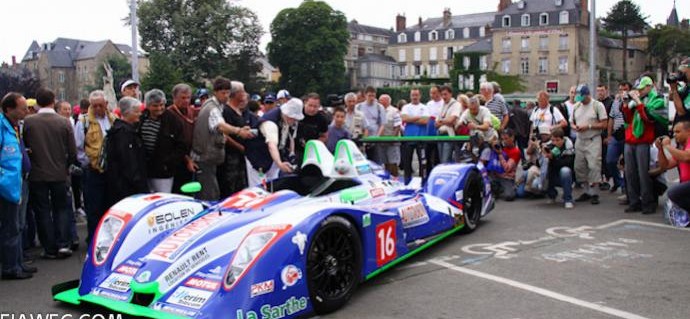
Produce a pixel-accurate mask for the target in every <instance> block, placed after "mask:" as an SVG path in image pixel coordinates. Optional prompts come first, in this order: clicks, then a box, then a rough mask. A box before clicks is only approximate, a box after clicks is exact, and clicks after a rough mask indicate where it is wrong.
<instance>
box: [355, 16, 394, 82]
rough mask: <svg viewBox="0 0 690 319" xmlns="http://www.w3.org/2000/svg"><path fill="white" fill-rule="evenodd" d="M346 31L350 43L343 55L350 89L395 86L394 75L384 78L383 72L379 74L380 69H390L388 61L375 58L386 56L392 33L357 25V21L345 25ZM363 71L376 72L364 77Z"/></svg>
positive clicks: (386, 30)
mask: <svg viewBox="0 0 690 319" xmlns="http://www.w3.org/2000/svg"><path fill="white" fill-rule="evenodd" d="M347 30H348V32H350V41H349V45H348V52H347V54H346V55H345V68H346V70H347V71H346V72H347V78H348V80H349V84H350V87H351V88H356V87H365V86H368V85H374V86H376V85H375V84H374V83H382V84H386V83H388V85H395V84H394V83H396V82H395V80H396V79H397V78H394V77H392V76H393V75H394V74H392V73H391V76H390V77H388V78H386V77H385V76H384V73H383V72H379V71H380V69H383V68H390V61H387V60H386V59H381V58H377V56H381V55H385V54H386V52H387V49H388V42H389V39H390V37H391V36H392V35H393V31H392V30H388V29H383V28H377V27H372V26H368V25H363V24H359V23H358V22H357V20H352V21H350V22H349V23H348V24H347ZM365 56H367V57H365ZM362 65H364V66H362ZM363 69H364V70H367V73H371V72H372V70H378V71H376V73H377V75H376V76H373V77H370V76H368V75H364V74H362V73H361V70H363ZM371 74H373V73H371ZM395 75H397V73H396V74H395ZM370 78H371V80H370ZM374 78H375V79H374ZM380 86H383V85H380Z"/></svg>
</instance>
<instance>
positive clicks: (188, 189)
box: [180, 182, 201, 194]
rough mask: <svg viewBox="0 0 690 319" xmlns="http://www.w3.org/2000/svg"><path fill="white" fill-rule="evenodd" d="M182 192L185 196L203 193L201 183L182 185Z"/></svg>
mask: <svg viewBox="0 0 690 319" xmlns="http://www.w3.org/2000/svg"><path fill="white" fill-rule="evenodd" d="M180 190H181V191H182V192H183V193H185V194H194V193H198V192H200V191H201V183H199V182H189V183H187V184H184V185H182V187H180Z"/></svg>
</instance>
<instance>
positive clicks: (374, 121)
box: [355, 86, 386, 164]
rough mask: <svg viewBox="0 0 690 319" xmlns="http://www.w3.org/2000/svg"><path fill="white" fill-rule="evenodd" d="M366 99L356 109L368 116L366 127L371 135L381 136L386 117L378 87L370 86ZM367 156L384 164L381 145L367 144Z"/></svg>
mask: <svg viewBox="0 0 690 319" xmlns="http://www.w3.org/2000/svg"><path fill="white" fill-rule="evenodd" d="M364 96H365V97H366V100H364V102H362V103H359V104H357V106H356V107H355V110H357V111H360V112H362V114H364V118H366V129H367V131H368V133H369V136H380V135H381V132H382V131H383V122H384V117H385V112H386V111H385V110H384V108H383V105H381V104H379V102H378V101H377V100H376V89H374V88H373V87H371V86H369V87H367V88H366V90H365V92H364ZM366 151H367V152H366V153H367V158H368V159H369V160H371V161H374V162H376V163H379V164H382V163H383V162H382V159H383V155H382V148H381V145H375V144H374V145H367V150H366Z"/></svg>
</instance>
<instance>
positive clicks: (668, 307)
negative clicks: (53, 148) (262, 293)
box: [0, 193, 690, 319]
mask: <svg viewBox="0 0 690 319" xmlns="http://www.w3.org/2000/svg"><path fill="white" fill-rule="evenodd" d="M576 195H579V194H578V193H576ZM623 208H624V206H620V205H618V204H617V202H616V200H615V196H614V195H609V194H605V195H603V198H602V203H601V204H600V205H597V206H594V205H591V204H589V203H584V204H581V203H576V208H575V209H574V210H565V209H563V208H562V204H560V205H547V204H546V203H545V200H521V201H516V202H512V203H506V202H499V203H498V204H497V207H496V209H495V210H494V211H493V212H492V213H491V214H489V215H488V216H487V217H486V218H485V219H484V220H483V222H482V223H481V224H480V227H479V229H478V230H477V231H475V232H474V233H472V234H468V235H458V236H452V237H451V238H449V239H447V240H446V241H444V242H442V243H440V244H439V245H437V246H436V247H432V248H431V249H429V250H428V251H426V252H423V253H421V254H420V255H418V256H416V257H414V258H412V259H410V260H408V261H406V262H404V263H402V264H401V265H399V266H398V267H396V268H393V269H392V270H391V271H389V272H387V273H384V274H381V275H380V276H378V277H375V278H373V279H372V280H370V281H368V282H365V283H363V284H362V285H361V286H360V287H359V290H358V291H357V292H356V293H355V295H354V297H353V298H352V300H350V302H349V303H348V305H346V306H345V307H344V308H343V309H341V310H339V311H337V312H335V313H333V314H330V315H326V316H321V318H329V319H335V318H508V319H511V318H630V319H632V318H688V317H690V287H688V284H690V272H689V271H688V269H690V245H689V243H690V231H688V230H685V229H676V228H672V227H668V226H665V225H664V219H663V213H662V209H661V208H660V209H659V210H658V211H657V213H656V214H653V215H641V214H639V213H637V214H625V213H623ZM34 253H36V254H37V253H38V252H34ZM83 259H84V250H83V249H82V250H80V251H79V253H77V254H75V255H74V256H73V257H71V258H70V259H67V260H61V261H46V260H40V259H37V260H36V262H35V265H36V266H37V267H38V268H39V273H38V274H37V275H36V277H34V278H33V279H31V280H28V281H0V314H7V313H15V314H19V313H23V314H30V313H33V314H41V313H42V314H47V313H57V314H72V315H73V316H74V318H78V315H79V314H82V313H102V314H104V313H105V311H104V310H103V309H93V308H91V309H86V310H83V309H76V308H73V307H70V306H65V305H61V304H58V303H56V302H53V301H52V300H51V295H50V286H51V285H53V284H55V283H58V282H62V281H66V280H70V279H75V278H78V276H79V273H80V270H81V261H82V260H83ZM106 318H107V316H106Z"/></svg>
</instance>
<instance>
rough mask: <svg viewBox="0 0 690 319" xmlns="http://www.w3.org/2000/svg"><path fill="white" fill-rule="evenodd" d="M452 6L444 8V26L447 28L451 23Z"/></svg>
mask: <svg viewBox="0 0 690 319" xmlns="http://www.w3.org/2000/svg"><path fill="white" fill-rule="evenodd" d="M450 17H451V15H450V8H445V9H443V27H444V28H447V27H448V26H449V25H450Z"/></svg>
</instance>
